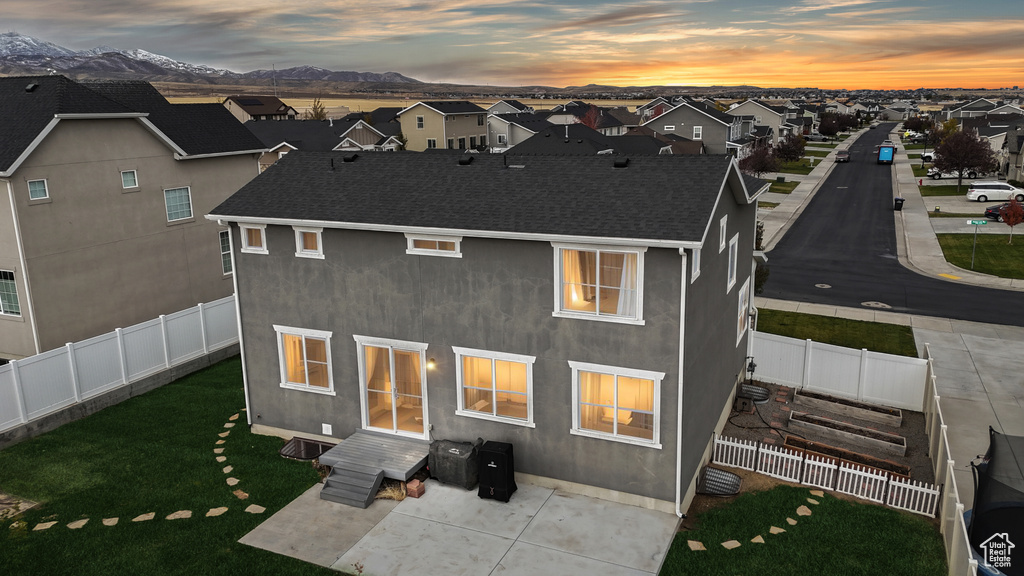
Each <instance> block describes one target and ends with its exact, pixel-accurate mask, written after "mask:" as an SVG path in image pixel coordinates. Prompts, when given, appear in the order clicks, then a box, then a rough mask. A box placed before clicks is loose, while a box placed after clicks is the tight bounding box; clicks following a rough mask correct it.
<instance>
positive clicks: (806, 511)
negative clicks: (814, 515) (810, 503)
mask: <svg viewBox="0 0 1024 576" xmlns="http://www.w3.org/2000/svg"><path fill="white" fill-rule="evenodd" d="M796 515H797V516H810V515H811V509H810V508H808V507H807V506H801V507H799V508H797V509H796Z"/></svg>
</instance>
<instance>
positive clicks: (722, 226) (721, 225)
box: [718, 214, 729, 254]
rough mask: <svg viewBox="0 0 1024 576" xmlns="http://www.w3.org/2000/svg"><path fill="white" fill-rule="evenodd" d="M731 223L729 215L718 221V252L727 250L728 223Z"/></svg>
mask: <svg viewBox="0 0 1024 576" xmlns="http://www.w3.org/2000/svg"><path fill="white" fill-rule="evenodd" d="M728 223H729V215H728V214H726V215H725V216H722V219H721V220H719V221H718V253H719V254H721V253H722V251H723V250H725V239H726V238H728V237H729V234H728V231H729V229H728V227H727V224H728Z"/></svg>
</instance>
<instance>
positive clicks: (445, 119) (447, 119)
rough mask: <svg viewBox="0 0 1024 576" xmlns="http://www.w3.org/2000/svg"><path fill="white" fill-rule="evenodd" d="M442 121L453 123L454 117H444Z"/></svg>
mask: <svg viewBox="0 0 1024 576" xmlns="http://www.w3.org/2000/svg"><path fill="white" fill-rule="evenodd" d="M444 121H445V122H455V116H445V117H444Z"/></svg>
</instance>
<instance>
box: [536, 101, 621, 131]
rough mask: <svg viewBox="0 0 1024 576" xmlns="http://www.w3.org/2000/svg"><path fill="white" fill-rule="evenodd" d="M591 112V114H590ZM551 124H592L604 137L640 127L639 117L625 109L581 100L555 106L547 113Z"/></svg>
mask: <svg viewBox="0 0 1024 576" xmlns="http://www.w3.org/2000/svg"><path fill="white" fill-rule="evenodd" d="M592 110H593V112H592ZM547 120H548V121H549V122H551V123H552V124H558V125H568V124H581V123H587V122H591V121H592V122H593V125H592V127H593V128H594V129H595V130H597V131H598V132H600V133H601V134H604V135H605V136H621V135H622V134H625V133H626V132H628V131H629V129H630V128H634V127H636V126H639V125H640V122H641V119H640V116H638V115H636V114H633V113H632V112H630V111H629V110H628V109H626V108H625V107H621V106H619V107H614V108H603V107H601V106H596V105H594V104H588V103H586V102H583V101H582V100H572V101H570V102H567V103H565V104H560V105H558V106H555V107H554V108H552V109H551V110H550V111H549V112H548V113H547Z"/></svg>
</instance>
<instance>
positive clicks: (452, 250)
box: [405, 234, 462, 258]
mask: <svg viewBox="0 0 1024 576" xmlns="http://www.w3.org/2000/svg"><path fill="white" fill-rule="evenodd" d="M405 239H406V241H407V242H408V244H407V245H406V248H405V253H406V254H422V255H424V256H448V257H451V258H462V237H461V236H423V235H419V234H406V235H405Z"/></svg>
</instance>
